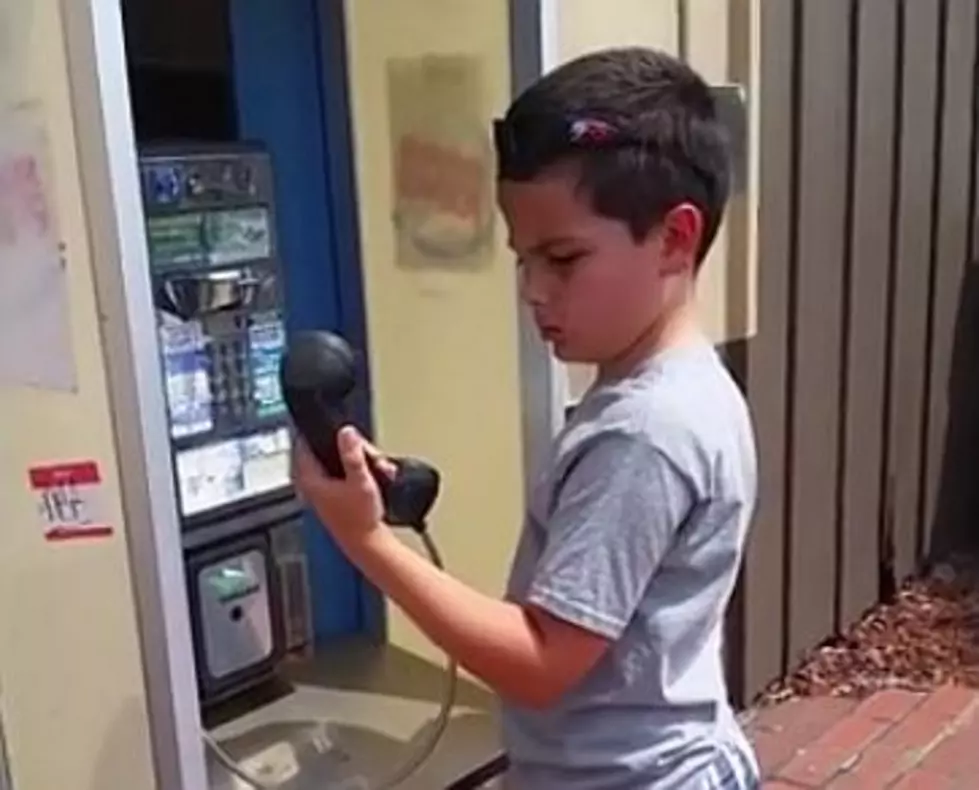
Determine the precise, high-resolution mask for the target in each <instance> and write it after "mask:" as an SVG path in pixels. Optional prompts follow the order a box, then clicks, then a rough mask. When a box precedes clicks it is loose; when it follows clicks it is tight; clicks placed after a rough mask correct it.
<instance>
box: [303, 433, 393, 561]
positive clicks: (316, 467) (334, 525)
mask: <svg viewBox="0 0 979 790" xmlns="http://www.w3.org/2000/svg"><path fill="white" fill-rule="evenodd" d="M337 449H338V450H339V453H340V460H341V461H342V462H343V468H344V472H345V473H346V477H345V478H343V479H338V478H334V477H330V476H329V475H328V474H327V473H326V472H325V471H324V470H323V467H322V466H321V465H320V463H319V461H317V460H316V457H315V456H314V455H313V454H312V453H311V452H310V450H309V449H308V448H307V447H306V445H305V443H303V442H302V441H299V442H297V445H296V450H295V453H294V462H293V482H294V483H295V486H296V489H297V490H298V491H299V493H300V495H301V496H302V497H303V499H304V500H305V501H306V503H307V504H308V505H310V506H311V507H312V508H313V510H314V511H315V512H316V515H317V516H318V517H319V519H320V521H321V522H322V523H323V525H324V526H325V527H326V528H327V529H328V530H329V531H330V533H331V534H332V535H333V537H334V538H336V539H337V541H339V542H340V543H344V544H349V543H350V542H351V541H358V540H363V539H364V538H366V537H367V536H369V535H370V534H371V532H373V531H374V530H376V529H377V528H378V527H380V526H381V524H382V522H383V519H384V503H383V501H382V500H381V492H380V489H379V488H378V485H377V481H376V480H374V476H373V475H372V474H371V470H370V466H369V464H368V460H367V459H368V456H369V457H370V458H371V459H372V460H373V461H374V462H375V464H376V465H377V466H378V467H379V468H380V469H381V471H382V472H383V473H384V474H387V475H390V476H392V477H393V476H394V474H395V472H396V469H395V467H394V465H393V464H392V463H391V462H390V461H387V460H385V459H384V458H383V456H382V455H381V454H380V453H379V452H378V451H377V449H376V448H374V447H372V446H371V445H370V444H369V443H368V442H367V441H366V440H365V439H364V438H363V436H361V435H360V433H359V432H358V431H357V429H356V428H354V427H352V426H346V427H344V428H342V429H341V430H340V431H339V432H338V433H337Z"/></svg>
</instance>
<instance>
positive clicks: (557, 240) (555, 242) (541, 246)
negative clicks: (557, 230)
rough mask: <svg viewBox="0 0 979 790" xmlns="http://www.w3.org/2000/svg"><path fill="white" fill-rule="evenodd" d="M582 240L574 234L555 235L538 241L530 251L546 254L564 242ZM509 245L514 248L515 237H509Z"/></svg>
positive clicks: (579, 241)
mask: <svg viewBox="0 0 979 790" xmlns="http://www.w3.org/2000/svg"><path fill="white" fill-rule="evenodd" d="M581 243H582V240H581V239H578V238H575V237H574V236H554V237H553V238H550V239H544V240H543V241H539V242H537V244H535V245H534V246H533V247H531V248H530V250H529V251H528V252H529V253H530V254H531V255H544V254H546V253H547V251H548V250H549V249H550V248H551V247H559V246H561V245H563V244H581ZM507 246H508V247H509V248H510V249H511V250H512V249H514V247H513V239H507Z"/></svg>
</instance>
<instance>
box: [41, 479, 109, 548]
mask: <svg viewBox="0 0 979 790" xmlns="http://www.w3.org/2000/svg"><path fill="white" fill-rule="evenodd" d="M28 477H29V479H30V485H31V490H32V491H33V492H34V494H35V496H36V497H37V515H38V518H39V520H40V522H41V528H42V529H43V530H44V537H45V538H46V539H47V540H50V541H65V540H76V539H79V538H105V537H109V536H110V535H112V532H113V530H112V524H111V523H110V522H109V519H108V514H107V513H106V503H105V497H104V493H103V485H102V474H101V472H100V471H99V467H98V464H96V463H95V462H94V461H80V462H72V463H62V464H51V465H48V466H36V467H33V468H32V469H31V470H30V472H29V474H28Z"/></svg>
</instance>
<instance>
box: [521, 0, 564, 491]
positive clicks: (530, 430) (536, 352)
mask: <svg viewBox="0 0 979 790" xmlns="http://www.w3.org/2000/svg"><path fill="white" fill-rule="evenodd" d="M557 13H558V0H510V75H511V76H510V81H511V91H512V93H513V94H514V95H516V94H518V93H519V92H520V91H521V90H523V89H524V88H525V87H526V86H527V85H529V84H530V83H531V82H533V81H534V80H535V79H537V78H538V77H539V76H540V75H541V73H542V72H543V71H546V70H547V69H548V68H550V67H551V66H553V65H556V60H557V51H556V47H557ZM516 287H517V284H516V280H515V281H514V288H516ZM518 309H519V322H520V323H519V328H518V339H519V351H518V353H519V360H520V405H521V433H522V436H523V461H524V495H525V497H526V499H527V500H529V497H530V492H531V489H532V487H533V483H534V480H535V478H536V475H537V471H538V470H539V469H540V468H541V465H542V464H543V462H544V458H545V457H546V454H547V451H548V449H549V448H550V445H551V441H552V440H553V438H554V435H555V434H556V433H557V431H558V430H559V429H560V427H561V425H562V424H563V422H564V405H565V403H564V402H565V400H566V398H567V386H566V377H565V374H564V370H563V368H562V367H561V366H560V364H559V363H558V362H557V361H556V360H555V359H554V358H553V357H552V356H551V353H550V351H549V350H548V349H547V346H546V345H545V344H544V343H543V342H542V341H541V339H540V336H539V334H538V332H537V327H536V326H535V325H534V321H533V318H532V317H531V315H530V312H529V311H528V310H527V309H526V308H525V306H524V305H523V304H520V305H518Z"/></svg>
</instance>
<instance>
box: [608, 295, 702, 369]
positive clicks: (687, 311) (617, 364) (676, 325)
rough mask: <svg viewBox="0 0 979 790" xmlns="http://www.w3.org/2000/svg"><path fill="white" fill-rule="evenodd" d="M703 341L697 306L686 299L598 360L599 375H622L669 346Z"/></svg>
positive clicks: (675, 346) (669, 347)
mask: <svg viewBox="0 0 979 790" xmlns="http://www.w3.org/2000/svg"><path fill="white" fill-rule="evenodd" d="M703 340H704V335H703V332H702V331H701V328H700V324H699V321H698V319H697V310H696V307H695V305H694V304H693V303H691V302H686V303H684V304H683V305H682V306H681V307H679V308H678V309H676V310H673V311H669V312H668V313H667V314H666V315H664V316H663V317H662V319H661V320H659V321H656V322H655V323H653V324H652V325H650V327H649V328H648V329H647V330H646V331H645V332H643V333H642V334H641V335H640V336H639V337H638V338H636V340H635V341H634V342H633V343H632V344H631V345H630V346H629V347H628V348H626V349H625V350H624V351H623V352H622V353H621V354H619V355H618V356H616V357H615V358H614V359H610V360H608V361H607V362H603V363H601V364H600V365H599V366H598V378H599V379H600V380H603V381H608V380H610V379H618V378H622V377H623V376H627V375H629V374H630V373H632V372H633V371H634V370H635V369H636V368H637V367H639V366H640V365H642V363H644V362H645V361H646V360H647V359H650V358H651V357H654V356H656V355H658V354H661V353H662V352H664V351H667V350H669V349H671V348H678V347H680V346H686V345H690V344H692V343H698V342H703Z"/></svg>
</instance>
